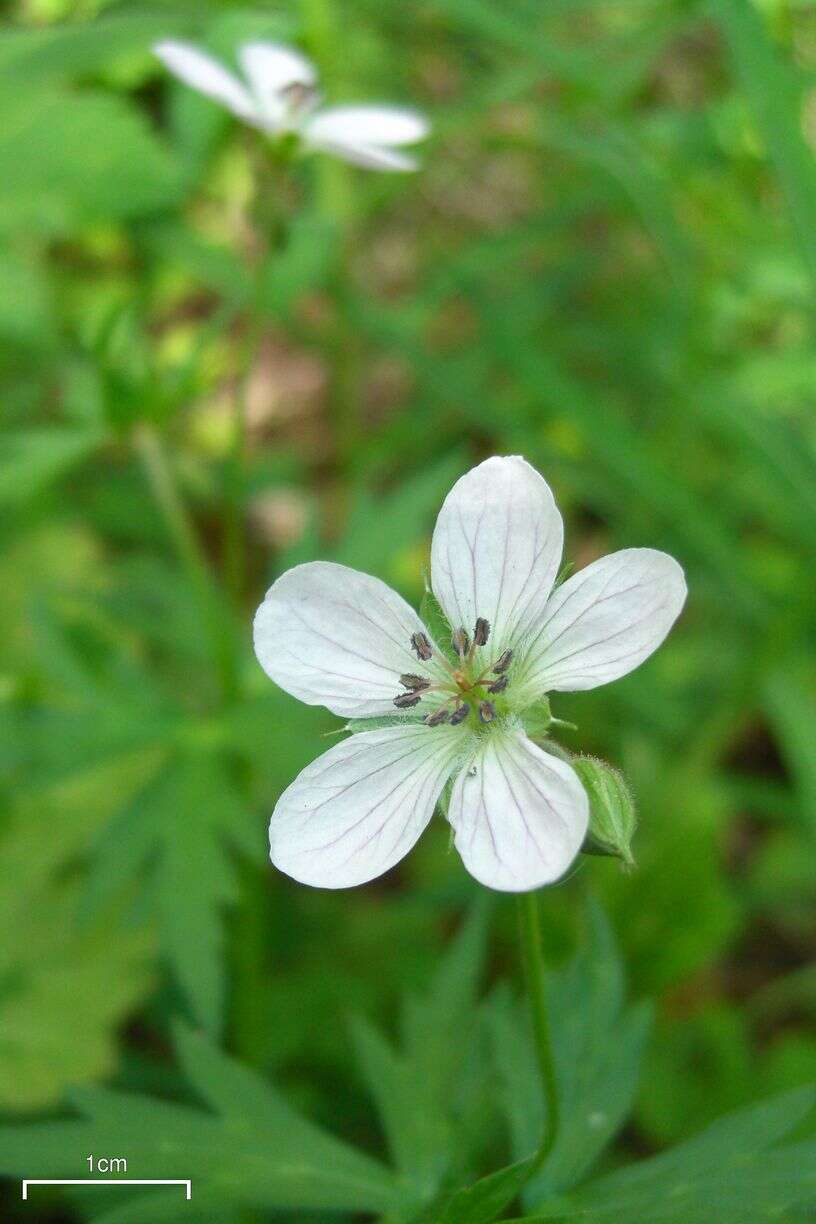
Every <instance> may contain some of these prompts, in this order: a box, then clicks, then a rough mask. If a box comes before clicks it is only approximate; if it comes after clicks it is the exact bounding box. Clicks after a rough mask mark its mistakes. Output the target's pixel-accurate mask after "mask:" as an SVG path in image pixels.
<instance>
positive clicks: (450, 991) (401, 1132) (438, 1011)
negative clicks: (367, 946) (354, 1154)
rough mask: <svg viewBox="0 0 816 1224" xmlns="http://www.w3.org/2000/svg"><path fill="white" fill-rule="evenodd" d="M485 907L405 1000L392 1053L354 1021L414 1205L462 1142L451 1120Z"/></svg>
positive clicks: (430, 1191) (433, 1187)
mask: <svg viewBox="0 0 816 1224" xmlns="http://www.w3.org/2000/svg"><path fill="white" fill-rule="evenodd" d="M485 935H486V910H485V905H484V904H483V903H482V904H479V905H477V906H475V907H474V909H473V911H472V912H471V914H470V916H469V918H468V920H467V921H466V922H465V924H464V925H463V927H462V929H461V931H460V932H459V934H458V935H457V937H456V939H455V940H454V941H453V943H452V945H451V947H450V949H449V950H448V952H447V954H446V955H445V957H444V958H443V959H442V961H441V962H440V965H439V967H438V969H437V971H436V973H435V974H434V977H433V979H432V981H431V983H430V989H429V992H428V994H427V995H426V996H425V997H424V998H422V999H410V998H409V999H406V1000H405V1001H404V1004H403V1009H402V1041H401V1043H400V1047H399V1049H395V1048H394V1047H393V1046H392V1045H391V1044H390V1043H389V1042H388V1041H386V1040H385V1038H384V1037H382V1036H381V1035H380V1034H379V1033H377V1031H376V1030H375V1029H374V1028H373V1027H372V1026H371V1025H369V1024H368V1023H367V1022H366V1021H363V1020H359V1019H358V1020H357V1021H356V1022H355V1024H354V1029H353V1033H354V1037H355V1042H356V1047H357V1055H358V1058H359V1061H360V1064H361V1067H362V1070H363V1074H364V1076H365V1079H366V1083H367V1085H368V1088H369V1091H370V1092H371V1094H372V1096H373V1098H374V1100H375V1102H376V1105H377V1109H378V1111H379V1114H380V1118H381V1120H382V1124H383V1130H384V1131H385V1135H386V1138H387V1140H388V1146H389V1149H390V1151H391V1155H392V1157H393V1159H394V1162H395V1164H396V1166H397V1168H398V1169H399V1171H400V1172H401V1173H402V1175H403V1177H404V1178H405V1179H406V1181H407V1182H408V1184H409V1186H410V1193H411V1194H412V1195H413V1197H414V1198H415V1199H416V1201H417V1202H423V1201H426V1202H427V1201H428V1199H430V1198H431V1197H432V1196H433V1195H434V1194H436V1193H437V1192H438V1191H439V1189H440V1187H441V1185H442V1182H443V1179H444V1178H445V1177H446V1175H447V1174H448V1173H449V1171H450V1168H451V1161H452V1158H453V1148H454V1146H455V1144H456V1142H457V1140H458V1141H460V1142H461V1140H462V1133H461V1131H460V1133H459V1134H458V1135H457V1133H456V1127H455V1125H454V1116H455V1114H456V1111H457V1108H458V1107H459V1106H460V1104H461V1101H460V1099H459V1098H460V1094H461V1091H462V1087H463V1082H464V1076H463V1073H462V1068H463V1064H464V1062H465V1060H466V1058H467V1055H468V1053H469V1049H470V1048H471V1047H472V1044H473V1042H474V1041H475V1039H476V1034H477V1029H478V1025H477V1023H476V1018H475V1017H476V993H477V987H478V981H479V976H480V972H481V966H482V962H483V958H484V947H485Z"/></svg>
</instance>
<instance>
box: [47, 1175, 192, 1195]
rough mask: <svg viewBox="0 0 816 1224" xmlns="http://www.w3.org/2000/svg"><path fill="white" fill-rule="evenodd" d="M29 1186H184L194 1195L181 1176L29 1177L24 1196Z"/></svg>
mask: <svg viewBox="0 0 816 1224" xmlns="http://www.w3.org/2000/svg"><path fill="white" fill-rule="evenodd" d="M29 1186H184V1187H185V1190H186V1195H185V1197H186V1198H187V1199H191V1198H192V1197H193V1183H192V1180H191V1179H190V1178H189V1177H188V1178H181V1177H176V1178H173V1177H154V1178H145V1179H142V1178H136V1177H110V1178H103V1177H28V1178H26V1180H25V1181H24V1182H23V1198H24V1199H27V1198H28V1187H29Z"/></svg>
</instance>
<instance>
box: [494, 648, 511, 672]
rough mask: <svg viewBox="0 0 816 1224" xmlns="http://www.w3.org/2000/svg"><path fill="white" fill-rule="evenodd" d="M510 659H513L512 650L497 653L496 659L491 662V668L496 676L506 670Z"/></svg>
mask: <svg viewBox="0 0 816 1224" xmlns="http://www.w3.org/2000/svg"><path fill="white" fill-rule="evenodd" d="M512 659H513V652H512V650H505V652H504V654H502V655H499V657H498V659H497V660H496V662H495V663H494V664H493V668H492V670H493V671H494V672H495V674H496V675H497V676H500V675H501V673H502V672H506V671H507V669H508V667H509V666H510V663H511V662H512Z"/></svg>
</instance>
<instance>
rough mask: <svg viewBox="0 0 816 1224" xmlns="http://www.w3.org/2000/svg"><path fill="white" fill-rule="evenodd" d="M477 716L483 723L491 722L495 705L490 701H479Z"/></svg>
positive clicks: (494, 715) (494, 713)
mask: <svg viewBox="0 0 816 1224" xmlns="http://www.w3.org/2000/svg"><path fill="white" fill-rule="evenodd" d="M479 717H480V718H481V720H482V722H483V723H489V722H492V721H493V719H494V718H495V717H496V707H495V706H494V704H493V702H492V701H480V702H479Z"/></svg>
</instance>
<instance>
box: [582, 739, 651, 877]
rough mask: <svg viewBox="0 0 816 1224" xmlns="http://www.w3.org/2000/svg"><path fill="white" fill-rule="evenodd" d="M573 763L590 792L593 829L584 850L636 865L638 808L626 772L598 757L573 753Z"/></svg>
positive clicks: (588, 835)
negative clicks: (633, 848)
mask: <svg viewBox="0 0 816 1224" xmlns="http://www.w3.org/2000/svg"><path fill="white" fill-rule="evenodd" d="M572 767H573V769H574V770H575V772H576V773H577V774H578V777H579V778H580V779H581V781H582V783H583V784H584V788H585V790H586V792H587V795H588V796H589V833H588V834H587V839H586V841H585V843H584V845H583V847H582V849H583V852H584V853H585V854H607V855H612V856H613V857H615V858H619V859H622V860H623V862H624V863H626V865H627V866H628V867H633V866H634V863H635V860H634V857H633V855H632V839H633V838H634V835H635V830H636V828H637V810H636V808H635V801H634V799H633V798H632V793H631V791H630V790H629V787H628V786H627V784H626V781H625V779H624V777H623V774H621V773H620V772H619V771H618V770H617V769H613V767H612V766H611V765H609V764H607V762H606V761H599V760H598V759H597V758H596V757H588V756H579V757H573V760H572Z"/></svg>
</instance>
